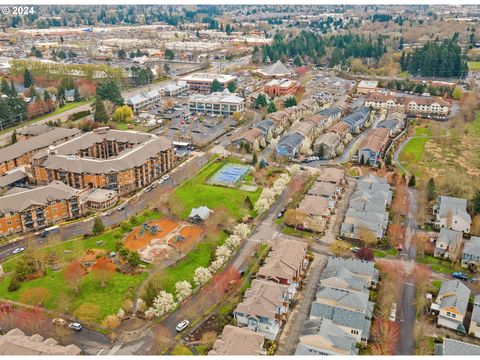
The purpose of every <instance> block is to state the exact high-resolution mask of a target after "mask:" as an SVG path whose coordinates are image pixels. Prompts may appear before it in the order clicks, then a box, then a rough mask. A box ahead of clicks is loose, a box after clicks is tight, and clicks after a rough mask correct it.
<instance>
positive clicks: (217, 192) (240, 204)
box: [174, 160, 261, 220]
mask: <svg viewBox="0 0 480 360" xmlns="http://www.w3.org/2000/svg"><path fill="white" fill-rule="evenodd" d="M229 162H235V161H233V160H227V161H222V162H212V163H211V164H209V165H207V166H206V167H205V168H204V169H203V170H202V171H201V172H199V173H198V174H197V175H196V176H194V177H193V178H192V179H190V180H189V181H187V182H186V183H184V184H183V185H182V186H180V187H179V188H177V190H175V193H174V197H175V199H177V200H178V201H180V202H181V204H182V212H181V218H182V219H187V218H188V215H189V214H190V211H191V210H192V208H194V207H199V206H203V205H205V206H208V207H209V208H210V209H212V210H213V209H215V208H218V207H226V208H227V209H229V210H230V211H231V213H232V215H233V216H235V218H237V219H238V220H239V219H241V218H242V217H243V216H244V215H245V214H246V213H250V215H252V216H254V215H255V214H254V212H253V211H252V210H249V209H246V208H245V199H246V197H247V196H248V197H250V200H251V201H252V203H253V204H254V203H255V201H257V199H258V197H259V196H260V192H261V189H260V188H259V189H257V191H255V192H248V191H242V190H238V189H232V188H226V187H222V186H213V185H208V184H206V183H205V181H206V180H207V179H209V178H210V177H211V176H212V175H213V174H215V173H216V172H217V171H218V170H219V169H220V168H221V167H222V166H223V165H225V164H226V163H229Z"/></svg>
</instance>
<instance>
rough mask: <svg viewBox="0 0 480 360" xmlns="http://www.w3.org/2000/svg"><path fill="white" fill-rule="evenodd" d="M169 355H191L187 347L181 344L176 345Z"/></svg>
mask: <svg viewBox="0 0 480 360" xmlns="http://www.w3.org/2000/svg"><path fill="white" fill-rule="evenodd" d="M171 355H193V354H192V352H191V351H190V349H189V348H188V347H186V346H185V345H183V344H178V345H177V346H176V347H175V349H173V351H172V354H171Z"/></svg>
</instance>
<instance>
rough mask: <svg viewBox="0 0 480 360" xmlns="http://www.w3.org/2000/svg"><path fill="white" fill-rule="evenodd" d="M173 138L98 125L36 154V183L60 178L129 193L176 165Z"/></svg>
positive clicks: (77, 184) (65, 181) (80, 186)
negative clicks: (89, 130)
mask: <svg viewBox="0 0 480 360" xmlns="http://www.w3.org/2000/svg"><path fill="white" fill-rule="evenodd" d="M173 162H174V153H173V144H172V141H171V140H170V139H168V138H166V137H163V136H156V135H152V134H146V133H138V132H131V131H120V130H111V129H109V128H98V129H95V130H93V131H91V132H88V133H85V134H83V135H81V136H78V137H76V138H73V139H71V140H69V141H67V142H64V143H62V144H60V145H57V146H52V147H50V148H49V149H45V150H43V151H40V152H38V153H37V154H35V156H34V158H33V164H32V173H33V176H34V179H35V181H36V182H37V184H40V185H44V184H48V183H49V182H51V181H54V180H59V181H62V182H63V183H65V184H67V185H69V186H72V187H75V188H78V189H83V188H87V187H89V188H103V189H109V190H114V191H116V192H117V193H118V194H119V195H124V194H128V193H130V192H132V191H135V190H136V189H140V188H142V187H144V186H147V185H149V184H150V183H152V182H153V181H154V180H156V179H159V178H160V177H161V176H162V175H163V174H164V173H166V172H168V171H169V170H170V169H171V168H172V167H173Z"/></svg>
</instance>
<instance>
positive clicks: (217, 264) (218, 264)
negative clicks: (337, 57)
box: [208, 258, 225, 273]
mask: <svg viewBox="0 0 480 360" xmlns="http://www.w3.org/2000/svg"><path fill="white" fill-rule="evenodd" d="M223 265H225V259H224V258H218V259H215V260H214V261H212V263H211V264H210V266H209V267H208V270H209V271H210V272H212V273H215V272H217V271H218V270H220V269H221V268H222V267H223Z"/></svg>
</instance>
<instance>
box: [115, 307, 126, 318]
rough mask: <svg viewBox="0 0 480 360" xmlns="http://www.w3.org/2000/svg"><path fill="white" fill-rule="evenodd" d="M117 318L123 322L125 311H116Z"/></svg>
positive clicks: (121, 309)
mask: <svg viewBox="0 0 480 360" xmlns="http://www.w3.org/2000/svg"><path fill="white" fill-rule="evenodd" d="M117 317H118V318H119V319H120V320H123V318H125V310H123V308H120V309H118V313H117Z"/></svg>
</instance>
